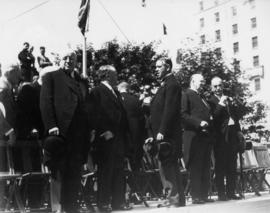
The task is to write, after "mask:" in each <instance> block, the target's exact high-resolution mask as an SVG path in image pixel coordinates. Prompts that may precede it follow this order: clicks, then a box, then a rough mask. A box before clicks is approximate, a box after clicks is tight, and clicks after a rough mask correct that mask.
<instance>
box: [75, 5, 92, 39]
mask: <svg viewBox="0 0 270 213" xmlns="http://www.w3.org/2000/svg"><path fill="white" fill-rule="evenodd" d="M89 11H90V0H82V2H81V6H80V10H79V14H78V19H79V22H78V27H79V28H80V29H81V32H82V34H83V35H84V34H85V32H87V31H88V16H89Z"/></svg>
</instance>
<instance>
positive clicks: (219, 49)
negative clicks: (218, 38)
mask: <svg viewBox="0 0 270 213" xmlns="http://www.w3.org/2000/svg"><path fill="white" fill-rule="evenodd" d="M215 53H216V56H217V58H221V56H222V53H221V48H220V47H218V48H216V49H215Z"/></svg>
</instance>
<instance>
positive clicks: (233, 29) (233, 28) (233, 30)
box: [232, 24, 238, 35]
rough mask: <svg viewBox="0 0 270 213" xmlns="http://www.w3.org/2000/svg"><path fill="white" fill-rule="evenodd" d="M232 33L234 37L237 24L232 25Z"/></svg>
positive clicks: (236, 31)
mask: <svg viewBox="0 0 270 213" xmlns="http://www.w3.org/2000/svg"><path fill="white" fill-rule="evenodd" d="M232 33H233V34H234V35H235V34H237V33H238V25H237V24H233V26H232Z"/></svg>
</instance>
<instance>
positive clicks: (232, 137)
mask: <svg viewBox="0 0 270 213" xmlns="http://www.w3.org/2000/svg"><path fill="white" fill-rule="evenodd" d="M211 88H212V93H213V94H212V96H211V97H210V99H209V104H210V106H211V108H212V111H213V117H214V127H215V128H214V130H215V139H216V143H215V146H214V153H215V174H216V179H215V181H216V187H217V191H218V199H219V200H221V201H226V200H229V199H230V200H231V199H233V200H238V199H240V197H238V196H236V195H235V188H236V165H237V164H236V160H237V152H238V151H239V150H238V148H239V142H240V141H239V137H242V133H241V128H240V124H239V118H238V117H237V114H236V113H235V108H234V106H233V105H232V102H231V100H232V98H231V97H229V96H228V95H227V94H224V88H223V83H222V79H221V78H219V77H214V78H213V79H212V80H211ZM225 178H226V186H225V183H224V181H225V180H224V179H225Z"/></svg>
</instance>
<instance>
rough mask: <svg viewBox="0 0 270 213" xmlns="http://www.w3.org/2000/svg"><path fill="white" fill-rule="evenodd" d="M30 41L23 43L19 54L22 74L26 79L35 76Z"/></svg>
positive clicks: (29, 79)
mask: <svg viewBox="0 0 270 213" xmlns="http://www.w3.org/2000/svg"><path fill="white" fill-rule="evenodd" d="M29 47H30V46H29V43H28V42H24V43H23V49H22V51H21V52H20V53H19V55H18V59H19V61H20V65H21V75H22V78H23V79H24V80H27V81H31V80H32V77H33V73H32V65H33V55H32V53H30V50H29Z"/></svg>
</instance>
